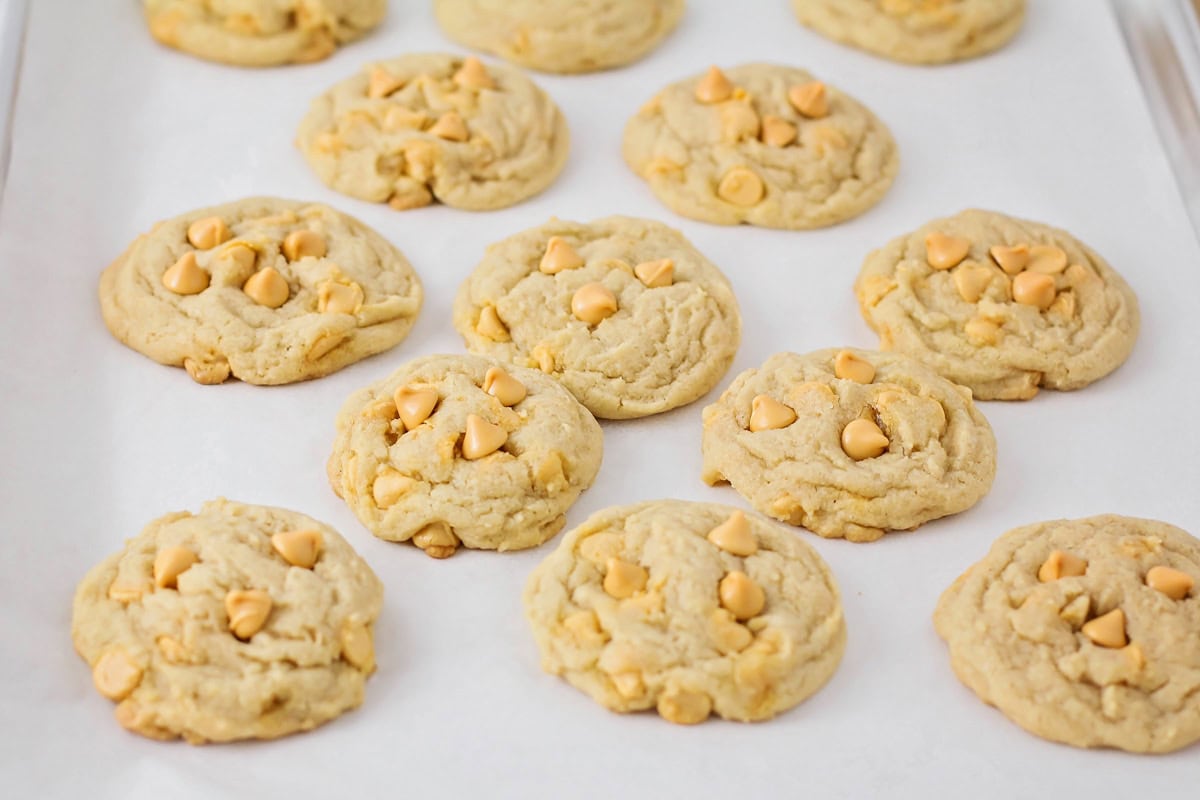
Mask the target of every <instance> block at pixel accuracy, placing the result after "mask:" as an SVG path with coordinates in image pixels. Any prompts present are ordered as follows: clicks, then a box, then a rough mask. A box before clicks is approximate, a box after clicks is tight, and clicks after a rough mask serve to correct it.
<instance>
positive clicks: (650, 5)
mask: <svg viewBox="0 0 1200 800" xmlns="http://www.w3.org/2000/svg"><path fill="white" fill-rule="evenodd" d="M433 7H434V11H435V12H436V13H437V19H438V23H439V24H440V25H441V26H442V30H443V31H445V32H446V35H448V36H449V37H450V38H452V39H454V40H455V41H457V42H459V43H460V44H464V45H466V46H467V47H474V48H476V49H478V50H484V51H487V52H489V53H495V54H496V55H498V56H500V57H501V58H503V59H505V60H506V61H511V62H512V63H514V64H520V65H521V66H523V67H528V68H530V69H537V70H542V71H544V72H563V73H572V72H593V71H596V70H602V69H610V68H612V67H619V66H622V65H625V64H629V63H631V62H633V61H637V60H638V59H639V58H641V57H642V56H644V55H646V54H647V53H649V52H650V51H651V50H653V49H654V48H655V46H657V45H658V43H659V42H660V41H662V39H663V38H664V37H665V36H666V35H667V34H669V33H670V32H671V31H672V30H674V29H675V26H676V25H678V24H679V19H680V17H682V16H683V10H684V0H572V2H562V0H435V2H434V6H433Z"/></svg>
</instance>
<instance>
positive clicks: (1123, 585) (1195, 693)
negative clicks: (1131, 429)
mask: <svg viewBox="0 0 1200 800" xmlns="http://www.w3.org/2000/svg"><path fill="white" fill-rule="evenodd" d="M1198 581H1200V541H1197V540H1196V539H1195V538H1193V537H1192V536H1190V535H1188V534H1187V533H1186V532H1185V531H1183V530H1180V529H1179V528H1176V527H1175V526H1173V525H1168V524H1166V523H1163V522H1155V521H1152V520H1144V519H1135V518H1130V517H1120V516H1116V515H1104V516H1098V517H1090V518H1087V519H1078V520H1055V521H1051V522H1040V523H1037V524H1034V525H1026V526H1024V527H1020V528H1016V529H1015V530H1011V531H1009V532H1008V533H1006V534H1004V535H1003V536H1001V537H1000V538H999V539H997V540H996V542H995V543H994V544H993V545H992V547H991V550H990V551H989V552H988V554H987V556H985V557H984V559H983V560H982V561H979V562H978V563H976V564H974V565H973V566H971V567H970V568H969V569H968V570H967V571H966V572H964V573H963V574H962V575H961V576H960V577H959V578H958V579H957V580H956V581H955V582H954V583H953V584H952V585H951V586H950V588H948V589H947V590H946V591H945V593H944V594H943V595H942V597H941V600H940V601H939V602H938V606H937V611H936V613H935V614H934V617H933V621H934V625H935V626H936V628H937V632H938V634H939V635H940V636H941V637H942V638H943V639H945V640H946V643H947V644H948V645H949V649H950V663H951V665H952V666H953V667H954V671H955V673H956V674H957V675H958V677H959V679H960V680H962V682H963V683H965V684H966V685H967V686H968V687H969V688H970V689H971V690H972V691H974V692H975V693H976V694H977V695H979V698H980V699H981V700H983V701H984V702H985V703H988V704H989V705H993V706H996V707H997V708H998V709H1000V711H1002V712H1003V713H1004V714H1005V716H1007V717H1008V718H1009V719H1011V720H1012V721H1014V722H1016V723H1017V724H1018V725H1020V726H1021V727H1022V728H1025V729H1026V730H1028V731H1029V732H1031V733H1034V734H1037V735H1038V736H1041V737H1043V738H1046V739H1051V740H1053V741H1057V742H1064V743H1066V744H1070V745H1074V746H1076V747H1116V748H1120V749H1122V750H1130V751H1133V752H1139V753H1165V752H1168V751H1171V750H1177V749H1179V748H1181V747H1185V746H1187V745H1188V744H1190V743H1191V742H1194V741H1196V740H1197V739H1200V703H1198V702H1197V701H1198V699H1200V635H1197V631H1200V591H1198V590H1197V588H1196V583H1197V582H1198Z"/></svg>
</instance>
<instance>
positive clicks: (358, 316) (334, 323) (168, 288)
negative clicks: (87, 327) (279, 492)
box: [100, 197, 422, 384]
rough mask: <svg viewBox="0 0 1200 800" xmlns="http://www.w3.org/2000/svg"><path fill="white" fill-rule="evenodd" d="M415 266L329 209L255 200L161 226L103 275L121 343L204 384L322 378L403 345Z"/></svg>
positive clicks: (414, 307)
mask: <svg viewBox="0 0 1200 800" xmlns="http://www.w3.org/2000/svg"><path fill="white" fill-rule="evenodd" d="M421 299H422V291H421V283H420V281H418V280H417V276H416V273H414V272H413V269H412V267H411V266H410V265H409V263H408V260H407V259H405V258H404V256H403V254H401V253H400V251H399V250H397V249H396V248H395V247H393V246H392V245H391V244H390V243H388V242H387V241H386V240H385V239H384V238H383V237H381V236H380V235H379V234H377V233H375V232H374V231H373V230H371V229H370V228H368V227H367V226H365V225H363V224H362V223H361V222H359V221H358V220H356V219H354V218H352V217H348V216H346V215H345V214H341V213H339V212H337V211H334V210H333V209H331V208H329V207H328V206H323V205H318V204H315V203H314V204H309V203H300V202H296V201H293V200H279V199H276V198H270V197H254V198H249V199H246V200H239V201H237V202H234V203H227V204H226V205H223V206H216V207H215V208H203V209H199V210H197V211H191V212H188V213H187V214H182V215H180V216H178V217H174V218H172V219H169V220H166V221H164V222H160V223H158V224H157V225H155V226H154V227H153V228H152V229H151V230H150V232H149V233H146V234H144V235H142V236H139V237H138V238H137V239H136V240H135V241H134V242H133V244H131V245H130V246H129V248H128V249H127V250H126V251H125V252H124V253H123V254H122V255H121V256H120V257H119V258H118V259H117V260H116V261H115V262H113V263H112V265H111V266H109V267H108V269H106V270H105V271H104V273H103V275H101V277H100V310H101V312H102V313H103V315H104V322H105V324H106V325H107V326H108V329H109V330H110V331H112V334H113V336H115V337H117V338H118V339H120V340H121V341H122V342H124V343H125V344H127V345H128V346H129V347H132V348H133V349H134V350H137V351H138V352H141V353H144V354H145V355H147V356H149V357H150V358H153V359H154V360H155V361H158V362H159V363H160V364H168V365H171V366H177V367H179V366H181V367H183V368H185V369H186V370H187V372H188V374H189V375H191V377H192V379H193V380H195V381H196V382H197V383H205V384H212V383H221V382H222V381H224V380H225V379H227V378H228V377H230V376H231V375H232V376H233V377H235V378H238V379H239V380H243V381H246V382H247V383H256V384H280V383H292V382H294V381H301V380H306V379H309V378H319V377H321V376H322V375H328V374H329V373H331V372H334V371H336V370H339V369H341V368H342V367H344V366H346V365H348V364H353V363H354V362H355V361H359V360H361V359H364V358H366V357H367V356H370V355H374V354H375V353H379V352H382V351H384V350H387V349H389V348H391V347H394V346H395V345H396V344H398V343H399V342H400V341H401V340H402V339H404V337H405V336H407V335H408V331H409V330H410V329H411V328H412V326H413V323H414V322H415V320H416V316H417V312H418V311H419V310H420V308H421Z"/></svg>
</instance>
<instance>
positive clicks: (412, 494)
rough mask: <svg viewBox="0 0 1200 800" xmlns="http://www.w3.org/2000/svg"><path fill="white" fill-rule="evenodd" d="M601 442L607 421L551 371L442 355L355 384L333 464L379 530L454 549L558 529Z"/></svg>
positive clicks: (505, 544)
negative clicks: (374, 380) (368, 383)
mask: <svg viewBox="0 0 1200 800" xmlns="http://www.w3.org/2000/svg"><path fill="white" fill-rule="evenodd" d="M602 452H603V441H602V437H601V433H600V426H599V425H598V424H597V423H596V420H595V419H593V418H592V415H591V414H589V413H588V412H587V409H586V408H584V407H583V406H581V405H579V403H577V402H575V398H573V397H572V396H571V393H570V392H568V391H567V390H566V389H564V388H563V387H562V386H561V385H559V383H558V382H557V381H555V380H554V379H553V378H549V377H547V376H545V375H543V374H541V373H540V372H537V371H536V370H530V369H523V368H520V367H514V366H511V365H501V364H500V363H499V362H496V361H493V360H491V359H487V358H480V357H479V356H451V355H436V356H426V357H424V358H418V359H416V360H415V361H410V362H409V363H407V364H405V365H404V366H402V367H400V369H398V370H396V372H394V373H392V375H391V376H389V377H387V378H384V379H383V380H381V381H379V382H377V383H374V384H372V385H371V386H368V387H367V388H365V389H362V390H360V391H358V392H355V393H354V394H353V395H351V396H350V398H349V399H348V400H347V401H346V402H345V404H344V405H343V406H342V410H341V411H340V412H339V413H338V417H337V438H336V440H335V441H334V444H333V454H332V455H331V456H330V457H329V463H328V474H329V484H330V486H332V487H333V491H334V492H335V493H336V494H337V495H338V496H339V497H341V498H342V499H343V500H345V501H346V504H347V505H349V506H350V508H351V510H352V511H354V513H355V515H356V516H357V517H358V518H359V520H360V521H361V522H362V524H363V525H365V526H366V527H367V529H368V530H370V531H371V533H373V534H375V535H376V536H378V537H379V538H381V539H387V540H388V541H393V542H407V541H411V542H412V543H413V544H415V545H416V546H417V547H419V548H421V549H422V550H424V551H425V553H426V555H429V556H433V557H434V558H446V557H447V556H450V555H453V554H454V551H455V550H456V549H457V548H458V547H459V546H460V545H461V546H463V547H471V548H478V549H481V550H521V549H523V548H527V547H536V546H537V545H539V544H541V543H542V542H544V541H546V540H547V539H549V538H550V537H552V536H554V534H556V533H558V532H559V531H560V530H562V527H563V524H564V523H565V522H566V517H565V516H564V515H565V514H566V511H567V509H568V508H570V507H571V504H573V503H574V502H575V500H576V499H577V498H578V497H579V495H580V493H582V492H583V490H584V489H587V488H588V487H589V486H591V485H592V481H593V480H595V478H596V473H597V472H598V471H599V469H600V459H601V455H602Z"/></svg>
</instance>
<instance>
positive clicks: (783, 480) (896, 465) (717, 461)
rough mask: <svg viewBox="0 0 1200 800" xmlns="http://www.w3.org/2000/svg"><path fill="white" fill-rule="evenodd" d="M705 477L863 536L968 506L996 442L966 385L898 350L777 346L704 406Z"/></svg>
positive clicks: (784, 512) (817, 527) (982, 483)
mask: <svg viewBox="0 0 1200 800" xmlns="http://www.w3.org/2000/svg"><path fill="white" fill-rule="evenodd" d="M701 449H702V452H703V455H704V472H703V475H702V477H703V478H704V481H705V482H706V483H709V484H716V483H720V482H722V481H728V482H729V483H730V484H732V485H733V488H734V489H736V490H737V491H738V494H740V495H742V497H745V498H746V499H747V500H749V501H750V504H751V505H753V506H754V507H755V508H756V509H758V510H759V511H761V512H763V513H764V514H767V515H769V516H772V517H775V518H776V519H781V520H783V521H785V522H788V523H791V524H792V525H803V526H804V527H806V528H808V529H809V530H811V531H813V532H814V533H818V534H820V535H821V536H824V537H827V538H834V539H838V538H846V539H849V540H850V541H852V542H871V541H874V540H876V539H878V538H879V537H881V536H883V534H884V533H885V532H886V531H889V530H912V529H913V528H916V527H918V526H920V525H922V524H923V523H925V522H928V521H929V520H932V519H937V518H939V517H945V516H948V515H950V514H957V513H959V512H960V511H965V510H966V509H968V508H970V507H971V506H973V505H975V503H976V502H978V501H979V499H980V498H981V497H983V496H984V495H985V494H987V491H988V489H990V488H991V485H992V479H993V478H994V477H995V474H996V440H995V437H993V435H992V429H991V426H990V425H988V422H987V420H986V419H984V417H983V415H982V414H980V413H979V409H977V408H976V407H975V404H974V403H973V402H972V401H971V393H970V392H969V391H968V390H966V389H964V388H963V387H961V386H956V385H955V384H953V383H951V382H950V381H947V380H945V379H944V378H941V377H939V376H938V375H937V374H936V373H934V372H933V370H931V369H929V368H928V367H925V366H923V365H922V364H919V363H918V362H916V361H914V360H913V359H911V358H907V357H905V356H901V355H896V354H891V353H878V352H873V351H869V350H849V349H846V350H818V351H816V352H814V353H809V354H807V355H803V356H801V355H796V354H795V353H778V354H776V355H773V356H771V357H770V358H769V359H767V360H766V362H765V363H764V364H763V365H762V366H761V367H759V368H758V369H749V370H746V371H745V372H743V373H742V374H741V375H739V376H738V377H737V378H735V379H734V381H733V384H732V385H731V386H730V387H729V388H728V389H726V390H725V393H724V394H722V395H721V397H720V399H719V400H717V402H716V403H714V404H713V405H711V406H709V407H708V408H706V409H704V435H703V439H702V440H701Z"/></svg>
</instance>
